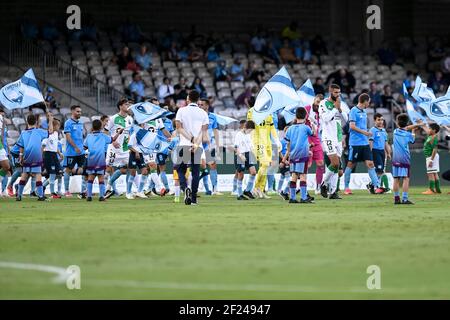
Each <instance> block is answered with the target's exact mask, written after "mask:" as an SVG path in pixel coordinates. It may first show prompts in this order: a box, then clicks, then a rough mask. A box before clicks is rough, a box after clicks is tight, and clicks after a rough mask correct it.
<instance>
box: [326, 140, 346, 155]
mask: <svg viewBox="0 0 450 320" xmlns="http://www.w3.org/2000/svg"><path fill="white" fill-rule="evenodd" d="M322 149H323V152H324V153H326V154H327V155H329V156H331V155H334V154H335V155H337V156H338V157H341V156H342V142H337V141H333V140H323V141H322Z"/></svg>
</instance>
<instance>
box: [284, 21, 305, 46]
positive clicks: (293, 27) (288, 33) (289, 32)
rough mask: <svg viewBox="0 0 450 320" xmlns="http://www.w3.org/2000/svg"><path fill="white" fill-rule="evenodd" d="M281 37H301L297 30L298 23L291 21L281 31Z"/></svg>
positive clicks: (293, 38) (292, 38)
mask: <svg viewBox="0 0 450 320" xmlns="http://www.w3.org/2000/svg"><path fill="white" fill-rule="evenodd" d="M281 37H282V38H287V39H289V40H291V41H292V40H298V39H300V37H301V33H300V31H298V23H297V22H296V21H292V22H291V24H290V25H289V26H286V27H285V28H284V29H283V31H282V32H281Z"/></svg>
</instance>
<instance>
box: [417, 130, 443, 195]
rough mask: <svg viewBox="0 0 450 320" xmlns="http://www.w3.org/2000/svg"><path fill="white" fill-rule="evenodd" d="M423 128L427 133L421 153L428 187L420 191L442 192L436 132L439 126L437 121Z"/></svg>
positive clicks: (429, 192) (426, 192)
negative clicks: (423, 157) (423, 158)
mask: <svg viewBox="0 0 450 320" xmlns="http://www.w3.org/2000/svg"><path fill="white" fill-rule="evenodd" d="M423 129H424V130H425V132H426V134H427V135H428V137H427V140H426V141H425V144H424V145H423V154H424V155H425V163H426V168H427V176H428V183H429V188H428V190H427V191H424V192H422V194H426V195H429V194H434V193H442V191H441V183H440V181H439V153H438V143H439V137H438V133H439V131H440V127H439V125H438V124H437V123H431V124H430V125H429V127H426V126H424V127H423Z"/></svg>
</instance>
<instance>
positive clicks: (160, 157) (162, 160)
mask: <svg viewBox="0 0 450 320" xmlns="http://www.w3.org/2000/svg"><path fill="white" fill-rule="evenodd" d="M167 157H168V155H167V154H165V153H158V154H156V164H157V165H160V166H163V165H165V164H166V161H167Z"/></svg>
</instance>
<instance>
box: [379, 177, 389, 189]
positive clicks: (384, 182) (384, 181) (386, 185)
mask: <svg viewBox="0 0 450 320" xmlns="http://www.w3.org/2000/svg"><path fill="white" fill-rule="evenodd" d="M381 185H383V186H384V188H385V189H389V180H388V177H387V175H385V174H383V175H382V176H381Z"/></svg>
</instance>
